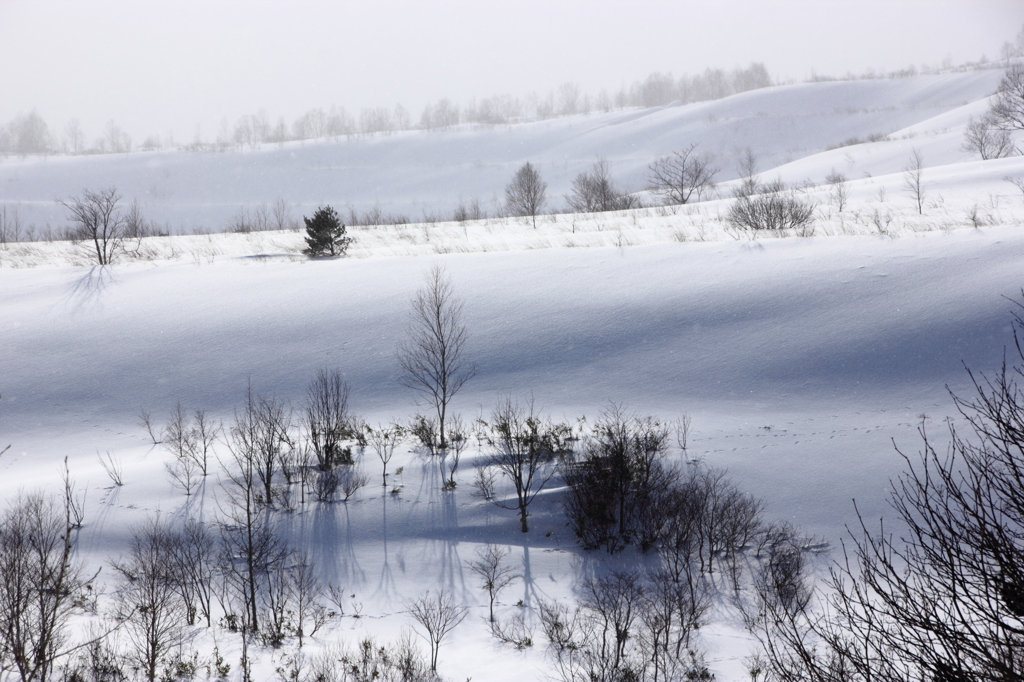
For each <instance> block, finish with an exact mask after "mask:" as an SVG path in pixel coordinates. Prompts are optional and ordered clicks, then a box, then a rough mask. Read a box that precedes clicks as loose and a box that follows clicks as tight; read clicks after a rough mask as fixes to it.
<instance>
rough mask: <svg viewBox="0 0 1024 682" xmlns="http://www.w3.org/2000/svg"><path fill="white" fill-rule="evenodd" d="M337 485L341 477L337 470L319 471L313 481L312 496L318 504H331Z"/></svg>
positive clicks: (339, 483)
mask: <svg viewBox="0 0 1024 682" xmlns="http://www.w3.org/2000/svg"><path fill="white" fill-rule="evenodd" d="M339 485H341V475H340V473H339V471H338V469H329V470H328V471H320V472H319V473H317V475H316V478H315V479H314V481H313V494H314V495H316V499H317V500H319V501H320V502H333V501H334V495H335V494H336V493H337V492H338V486H339Z"/></svg>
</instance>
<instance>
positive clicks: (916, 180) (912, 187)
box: [903, 147, 924, 215]
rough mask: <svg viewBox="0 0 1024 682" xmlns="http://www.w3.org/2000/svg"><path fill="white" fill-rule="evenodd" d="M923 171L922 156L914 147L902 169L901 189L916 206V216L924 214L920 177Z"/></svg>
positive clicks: (922, 189) (922, 188) (922, 187)
mask: <svg viewBox="0 0 1024 682" xmlns="http://www.w3.org/2000/svg"><path fill="white" fill-rule="evenodd" d="M923 171H924V156H922V155H921V150H920V149H918V148H917V147H914V148H913V149H911V151H910V158H909V159H908V160H907V165H906V166H904V167H903V188H904V189H905V190H907V193H908V194H909V195H910V196H911V198H913V200H914V203H916V204H917V212H918V214H919V215H920V214H923V213H924V186H923V185H922V184H921V175H922V172H923Z"/></svg>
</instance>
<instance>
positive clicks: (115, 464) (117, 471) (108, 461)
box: [96, 451, 124, 487]
mask: <svg viewBox="0 0 1024 682" xmlns="http://www.w3.org/2000/svg"><path fill="white" fill-rule="evenodd" d="M96 459H97V460H98V461H99V463H100V466H101V467H102V468H103V471H104V472H106V474H107V477H108V478H109V479H110V480H111V482H112V483H113V484H114V485H116V486H118V487H120V486H122V485H124V477H123V475H122V473H121V460H119V459H117V458H116V457H114V456H113V455H112V454H110V452H109V451H107V456H106V457H103V456H102V455H100V454H97V455H96Z"/></svg>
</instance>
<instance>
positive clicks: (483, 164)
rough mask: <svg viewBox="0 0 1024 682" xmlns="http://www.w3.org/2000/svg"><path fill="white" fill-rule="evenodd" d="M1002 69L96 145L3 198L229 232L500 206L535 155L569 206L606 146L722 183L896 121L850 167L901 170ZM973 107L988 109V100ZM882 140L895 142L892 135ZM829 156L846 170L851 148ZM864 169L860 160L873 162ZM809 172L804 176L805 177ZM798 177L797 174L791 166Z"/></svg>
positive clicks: (0, 169) (23, 171) (633, 159)
mask: <svg viewBox="0 0 1024 682" xmlns="http://www.w3.org/2000/svg"><path fill="white" fill-rule="evenodd" d="M1001 74H1002V72H1001V71H1000V70H998V69H993V70H990V71H971V72H966V73H953V74H945V75H929V76H915V77H912V78H905V79H897V80H858V81H836V82H821V83H803V84H796V85H784V86H777V87H772V88H766V89H763V90H756V91H751V92H747V93H743V94H740V95H735V96H732V97H728V98H726V99H723V100H718V101H712V102H703V103H697V104H689V105H685V106H668V107H661V108H655V109H642V110H627V111H617V112H612V113H607V114H590V115H587V116H571V117H565V118H559V119H552V120H549V121H541V122H535V123H526V124H518V125H511V126H499V127H493V128H466V127H463V128H457V129H454V130H446V131H434V132H426V131H407V132H404V133H400V134H396V135H392V136H386V137H379V136H374V137H368V138H358V137H354V138H351V139H347V140H340V141H336V142H326V141H325V142H320V143H315V144H314V143H307V144H305V145H300V144H298V143H289V144H286V145H284V146H282V147H278V146H276V145H275V146H269V145H268V146H266V147H264V148H263V149H260V150H258V151H245V152H233V153H217V152H184V151H173V152H146V153H134V154H127V155H104V156H93V157H50V158H46V159H36V158H28V159H19V158H6V159H3V160H2V161H0V205H4V206H8V207H17V210H18V212H19V215H20V217H21V219H22V221H23V222H24V223H26V224H36V225H39V226H40V227H42V226H43V225H46V224H49V225H51V226H60V225H62V224H63V223H64V222H65V220H66V211H65V210H64V209H63V208H62V207H60V206H58V205H56V204H55V203H54V200H55V199H64V198H68V197H70V196H74V195H77V194H79V193H80V192H81V191H82V189H83V188H99V187H109V186H114V187H117V188H118V189H119V190H120V191H121V193H122V194H123V196H124V197H125V200H126V201H131V200H132V199H137V200H138V201H139V203H140V205H141V207H142V209H143V213H144V215H145V216H146V217H147V218H148V219H149V220H151V221H153V222H154V223H155V224H156V225H157V226H158V227H160V228H161V229H168V230H169V231H171V232H172V233H177V232H181V231H192V230H201V231H214V232H217V231H222V230H224V229H225V228H226V227H227V225H228V223H229V222H230V221H231V219H232V218H233V217H235V216H236V215H237V214H238V212H239V209H240V208H241V207H243V206H245V207H247V208H248V209H249V210H252V209H253V208H255V207H256V206H258V205H259V204H261V203H264V204H273V203H274V202H276V201H277V200H279V199H283V200H284V201H285V202H287V203H288V204H289V205H290V207H291V218H292V219H298V218H299V217H300V215H303V214H305V215H309V214H310V213H311V212H312V210H314V209H315V207H316V206H317V205H318V204H322V203H328V204H333V205H334V206H336V207H338V208H339V209H341V208H343V207H351V208H354V209H355V210H357V211H359V212H365V211H367V210H370V209H372V208H373V207H375V206H379V207H380V208H381V209H382V210H383V211H384V212H385V213H387V214H401V215H405V216H406V217H408V218H409V219H410V220H412V221H417V220H420V219H422V218H423V216H424V215H426V214H430V215H434V214H438V213H443V214H447V213H448V212H450V211H451V210H452V209H453V208H454V207H455V206H456V205H457V204H458V203H460V202H469V201H471V200H473V199H478V200H479V201H480V202H481V205H482V206H483V208H484V209H485V210H486V211H487V212H488V213H490V214H494V212H495V211H496V209H498V208H499V204H501V203H502V202H503V201H504V187H505V185H506V184H507V183H508V181H509V179H510V178H511V176H512V174H513V173H514V171H515V170H516V168H518V167H519V166H520V165H522V164H523V163H524V162H525V161H531V162H532V163H534V164H535V165H536V166H537V167H538V168H539V169H540V172H541V174H542V177H543V178H544V179H545V180H546V181H547V183H548V198H549V208H555V209H557V208H559V207H562V206H564V205H565V201H564V199H563V195H564V194H566V193H567V192H568V191H569V189H570V185H571V182H572V179H573V178H574V177H575V176H576V175H577V174H578V173H579V172H581V171H583V170H586V169H587V168H588V167H589V166H590V165H591V164H593V163H594V161H595V160H596V159H597V158H598V157H605V158H607V160H608V162H609V164H610V167H611V172H612V175H613V177H614V178H615V179H616V181H617V182H618V183H619V185H620V186H621V187H623V188H624V189H627V190H629V191H638V190H641V189H643V188H644V187H645V185H646V174H647V166H648V164H650V163H651V162H652V161H654V160H655V159H657V158H659V157H661V156H665V155H668V154H669V153H671V152H672V151H673V150H677V149H680V148H683V147H685V146H687V145H689V144H691V143H697V144H699V149H700V151H702V152H706V153H710V154H713V155H715V157H716V163H717V164H718V165H719V166H720V167H721V169H722V172H721V174H720V176H719V178H718V179H719V180H728V179H730V178H733V177H735V176H736V170H735V159H736V157H737V156H738V154H739V152H740V151H741V150H743V149H745V148H748V147H749V148H751V149H752V150H753V151H754V152H755V154H756V155H757V157H758V159H759V165H760V170H761V171H762V172H765V171H768V170H769V169H772V168H775V167H777V166H780V165H782V164H786V163H790V162H795V161H797V160H798V159H802V158H805V157H808V156H811V155H814V154H817V153H819V152H822V151H824V150H825V149H826V148H827V147H830V146H836V145H840V144H842V143H844V141H849V140H851V139H852V138H856V139H859V140H866V139H867V138H869V137H870V136H875V135H889V134H891V133H897V135H896V136H894V137H895V138H896V140H895V141H894V143H890V144H889V146H888V147H887V148H888V149H890V150H892V149H893V144H897V145H899V147H898V149H897V150H896V151H894V152H891V154H890V155H889V156H888V157H886V155H881V156H879V155H877V154H876V155H875V157H874V158H875V161H874V162H872V163H868V164H864V163H861V164H859V165H857V167H856V168H852V167H851V168H850V172H848V173H847V175H848V177H851V178H854V177H860V176H861V175H862V173H863V172H870V173H871V174H872V175H877V174H882V173H892V172H897V171H899V170H900V169H901V168H902V166H903V163H904V157H905V153H904V151H903V146H902V142H901V141H900V140H899V137H900V135H901V132H898V131H904V130H905V129H908V128H910V127H911V126H914V125H917V124H921V123H922V122H924V121H928V120H930V119H935V117H938V116H941V115H943V114H945V115H946V118H945V119H941V120H942V121H943V123H942V126H943V127H944V128H947V129H952V128H955V127H958V126H962V125H963V124H964V123H966V120H967V116H968V115H969V114H976V113H978V111H980V110H979V109H978V105H976V104H975V105H973V108H972V103H977V102H978V101H979V100H981V99H983V98H985V97H987V96H988V95H990V94H992V93H993V92H994V91H995V89H996V86H997V85H998V82H999V79H1000V77H1001ZM976 110H977V111H976ZM882 144H886V143H882ZM959 144H960V142H959V140H957V141H955V143H954V144H953V145H952V147H949V146H944V147H943V151H942V154H941V155H939V154H935V155H932V154H929V155H927V157H926V159H925V161H926V164H927V165H929V166H932V165H937V164H945V163H951V162H956V161H965V160H967V159H969V158H970V156H969V155H968V154H966V153H964V152H960V151H958V149H959ZM850 153H852V154H854V155H857V154H858V153H859V152H858V151H857V150H850V149H845V150H844V149H839V150H836V151H835V152H832V154H833V156H834V158H835V160H834V161H833V162H832V163H833V165H835V166H836V168H837V170H841V171H842V170H843V169H844V166H845V163H844V161H843V159H845V157H846V155H847V154H850ZM861 166H863V168H862V167H861ZM819 170H820V169H819V168H813V169H801V170H799V171H795V174H794V175H793V177H792V179H793V180H798V181H802V180H805V179H809V180H812V181H814V182H820V181H822V180H823V178H824V175H825V174H827V173H828V168H825V170H824V171H823V172H820V173H819V172H818V171H819ZM799 173H803V175H800V174H799ZM787 179H789V178H787Z"/></svg>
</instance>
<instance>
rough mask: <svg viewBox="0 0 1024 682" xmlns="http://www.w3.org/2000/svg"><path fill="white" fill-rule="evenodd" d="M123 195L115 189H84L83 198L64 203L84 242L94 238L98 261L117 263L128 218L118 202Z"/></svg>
mask: <svg viewBox="0 0 1024 682" xmlns="http://www.w3.org/2000/svg"><path fill="white" fill-rule="evenodd" d="M120 200H121V195H120V194H119V193H118V192H117V190H116V189H114V188H113V187H111V188H109V189H103V190H100V191H98V192H91V191H89V190H84V191H83V192H82V196H80V197H74V198H72V199H69V200H67V201H61V202H60V204H61V205H62V206H64V207H65V208H66V209H68V210H69V211H70V212H71V221H72V222H73V223H75V224H76V225H77V226H78V232H79V234H80V235H81V236H82V237H83V238H84V239H91V240H92V243H93V246H94V247H95V249H96V262H97V263H99V264H100V265H109V264H111V263H113V262H114V260H115V259H116V257H117V255H118V253H119V252H120V251H121V246H122V244H123V242H124V237H125V234H124V231H125V219H124V216H123V215H122V214H121V211H120V209H118V206H117V203H118V202H119V201H120Z"/></svg>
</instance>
